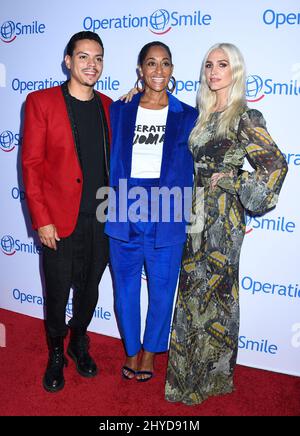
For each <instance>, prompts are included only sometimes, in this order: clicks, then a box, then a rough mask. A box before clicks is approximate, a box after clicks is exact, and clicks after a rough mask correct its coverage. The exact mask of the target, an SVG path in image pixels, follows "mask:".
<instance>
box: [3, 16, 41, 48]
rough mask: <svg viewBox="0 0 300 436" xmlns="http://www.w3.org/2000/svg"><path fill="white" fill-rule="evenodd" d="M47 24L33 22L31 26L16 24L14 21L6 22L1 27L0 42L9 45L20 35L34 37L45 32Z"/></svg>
mask: <svg viewBox="0 0 300 436" xmlns="http://www.w3.org/2000/svg"><path fill="white" fill-rule="evenodd" d="M45 28H46V26H45V24H42V23H38V22H37V21H32V23H31V24H23V23H20V22H17V23H15V22H14V21H12V20H8V21H5V22H4V23H2V25H1V27H0V40H1V41H2V42H5V43H6V44H9V43H11V42H13V41H14V40H15V39H16V37H17V36H19V35H32V34H39V33H44V32H45Z"/></svg>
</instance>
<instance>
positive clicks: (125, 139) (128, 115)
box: [116, 94, 142, 178]
mask: <svg viewBox="0 0 300 436" xmlns="http://www.w3.org/2000/svg"><path fill="white" fill-rule="evenodd" d="M141 95H142V94H137V95H135V96H134V97H133V99H132V100H131V102H130V103H124V104H123V105H122V106H121V114H122V115H121V126H122V133H121V141H122V143H123V144H125V147H122V148H121V153H122V163H123V165H124V174H125V177H127V178H130V174H131V162H132V147H133V138H134V129H135V123H136V116H137V110H138V106H139V103H140V99H141ZM116 128H118V126H116Z"/></svg>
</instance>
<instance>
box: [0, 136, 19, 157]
mask: <svg viewBox="0 0 300 436" xmlns="http://www.w3.org/2000/svg"><path fill="white" fill-rule="evenodd" d="M20 142H21V141H20V134H19V133H13V132H12V131H11V130H4V131H3V132H2V133H0V148H1V150H2V151H4V152H5V153H9V152H11V151H13V150H14V149H15V148H16V146H18V145H20Z"/></svg>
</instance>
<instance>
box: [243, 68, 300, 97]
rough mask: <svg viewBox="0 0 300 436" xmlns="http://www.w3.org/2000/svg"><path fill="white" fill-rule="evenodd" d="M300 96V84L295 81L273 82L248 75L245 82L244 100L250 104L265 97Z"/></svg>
mask: <svg viewBox="0 0 300 436" xmlns="http://www.w3.org/2000/svg"><path fill="white" fill-rule="evenodd" d="M269 94H272V95H287V96H292V95H296V96H299V95H300V84H299V83H298V81H297V80H296V79H291V80H290V82H289V83H288V82H274V80H273V79H265V80H264V79H263V78H262V77H260V76H258V75H255V74H254V75H250V76H248V77H247V80H246V100H247V101H248V102H250V103H254V102H258V101H260V100H262V99H263V98H264V97H265V96H266V95H269Z"/></svg>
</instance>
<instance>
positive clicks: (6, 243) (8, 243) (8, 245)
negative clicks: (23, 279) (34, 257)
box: [0, 235, 42, 256]
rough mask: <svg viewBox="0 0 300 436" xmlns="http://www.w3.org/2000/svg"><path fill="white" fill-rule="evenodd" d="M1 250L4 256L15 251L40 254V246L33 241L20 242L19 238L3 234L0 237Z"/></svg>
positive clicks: (10, 254)
mask: <svg viewBox="0 0 300 436" xmlns="http://www.w3.org/2000/svg"><path fill="white" fill-rule="evenodd" d="M0 244H1V251H2V253H3V254H5V255H6V256H12V255H14V254H16V252H21V253H26V254H41V253H42V247H41V246H39V245H36V244H35V243H34V242H33V241H31V242H29V243H24V242H21V241H20V239H14V238H13V237H12V236H11V235H4V236H2V238H1V242H0Z"/></svg>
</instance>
